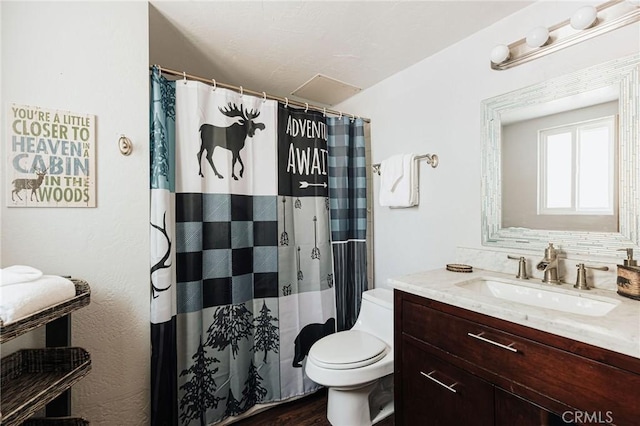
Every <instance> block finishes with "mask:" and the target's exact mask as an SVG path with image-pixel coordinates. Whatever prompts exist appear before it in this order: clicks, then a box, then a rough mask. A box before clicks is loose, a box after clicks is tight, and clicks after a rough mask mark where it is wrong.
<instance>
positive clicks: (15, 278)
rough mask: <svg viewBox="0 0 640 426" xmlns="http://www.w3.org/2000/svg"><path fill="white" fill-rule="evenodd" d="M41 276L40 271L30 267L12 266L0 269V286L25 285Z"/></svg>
mask: <svg viewBox="0 0 640 426" xmlns="http://www.w3.org/2000/svg"><path fill="white" fill-rule="evenodd" d="M41 276H42V271H40V270H38V269H36V268H32V267H31V266H24V265H13V266H7V267H6V268H3V269H0V286H5V285H11V284H19V283H26V282H29V281H33V280H37V279H38V278H40V277H41Z"/></svg>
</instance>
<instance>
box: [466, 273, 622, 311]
mask: <svg viewBox="0 0 640 426" xmlns="http://www.w3.org/2000/svg"><path fill="white" fill-rule="evenodd" d="M456 285H457V286H459V287H462V288H465V289H467V290H470V291H473V292H474V293H477V294H480V295H483V296H490V297H494V298H497V299H502V300H508V301H511V302H516V303H521V304H524V305H529V306H535V307H539V308H546V309H554V310H556V311H562V312H566V313H571V314H578V315H586V316H592V317H600V316H604V315H606V314H608V313H609V312H610V311H611V310H612V309H613V308H615V307H616V306H618V305H619V304H620V302H619V301H618V300H615V299H611V298H608V297H601V296H595V295H593V296H591V295H589V296H587V295H585V294H584V293H574V292H571V291H570V290H569V291H567V290H563V289H559V288H558V289H556V288H544V287H543V284H533V283H524V282H510V281H507V280H501V279H497V278H477V279H474V280H470V281H465V282H462V283H458V284H456Z"/></svg>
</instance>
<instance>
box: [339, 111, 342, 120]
mask: <svg viewBox="0 0 640 426" xmlns="http://www.w3.org/2000/svg"><path fill="white" fill-rule="evenodd" d="M339 112H340V117H338V119H339V120H342V111H339Z"/></svg>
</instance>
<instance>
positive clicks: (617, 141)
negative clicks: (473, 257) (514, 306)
mask: <svg viewBox="0 0 640 426" xmlns="http://www.w3.org/2000/svg"><path fill="white" fill-rule="evenodd" d="M585 114H586V115H585ZM567 117H568V118H567ZM603 117H604V118H603ZM607 117H608V121H607V119H605V118H607ZM601 119H602V120H601ZM559 120H565V121H562V122H561V121H559ZM598 120H600V121H598ZM482 123H483V127H482V149H481V157H482V158H481V171H482V176H481V184H482V187H481V190H482V206H481V214H482V244H483V245H484V246H489V247H500V248H511V249H513V248H515V249H525V250H534V251H542V250H544V248H545V247H546V246H547V245H548V243H549V242H552V243H554V245H555V246H556V247H558V248H560V249H561V250H563V251H565V252H570V253H572V254H585V255H592V256H606V257H621V256H622V254H621V253H619V252H616V250H618V249H621V248H627V247H633V248H636V249H638V248H640V239H639V236H638V235H639V234H638V233H639V230H640V229H639V228H640V135H639V134H640V54H636V55H632V56H630V57H625V58H620V59H617V60H614V61H610V62H607V63H604V64H600V65H596V66H593V67H590V68H587V69H584V70H581V71H577V72H574V73H571V74H568V75H565V76H562V77H558V78H554V79H550V80H547V81H544V82H542V83H539V84H536V85H533V86H529V87H525V88H523V89H519V90H516V91H513V92H510V93H506V94H503V95H499V96H496V97H493V98H490V99H487V100H485V101H483V102H482ZM602 123H607V124H602ZM582 125H584V126H586V128H587V130H585V132H587V133H588V131H591V133H592V134H593V133H594V132H593V129H594V126H596V125H597V126H609V127H608V129H611V130H609V135H610V136H611V137H612V138H613V139H612V142H611V143H612V145H610V148H607V149H609V150H608V151H605V150H604V148H602V149H600V150H599V151H597V150H596V151H597V152H596V153H595V155H594V158H593V160H588V159H587V160H584V163H582V164H581V165H580V164H579V165H577V166H576V165H575V164H573V165H572V164H569V162H570V160H566V161H567V164H565V163H563V162H562V161H565V160H562V161H560V159H562V158H565V157H566V158H573V160H571V161H573V162H574V163H575V162H576V161H577V160H576V158H577V157H580V155H577V154H575V153H574V154H573V155H572V154H571V153H569V154H567V155H566V156H565V155H564V154H561V153H560V152H561V150H558V149H557V148H555V147H556V146H561V145H558V144H555V142H554V144H553V145H548V142H547V141H548V140H555V139H545V138H549V137H551V138H554V137H555V138H556V139H560V138H558V137H557V135H558V134H560V133H562V132H565V129H566V128H567V126H568V127H571V126H573V127H572V130H570V131H571V132H574V133H576V132H578V133H579V132H580V131H581V130H580V126H582ZM602 132H603V131H600V133H602ZM596 133H597V132H596ZM525 135H529V136H525ZM545 135H546V136H545ZM549 135H550V136H549ZM585 140H586V139H585ZM525 141H527V142H525ZM525 143H526V145H525ZM569 145H570V143H569ZM569 145H567V146H569ZM592 145H593V144H592ZM550 146H552V147H554V148H553V149H551V148H549V147H550ZM575 146H576V145H575V143H574V147H575ZM585 146H586V145H585ZM602 146H604V145H602ZM574 149H576V150H577V151H578V152H586V150H587V149H586V148H584V149H582V150H579V149H577V148H574ZM514 153H515V154H514ZM580 158H582V157H580ZM552 163H553V164H559V166H556V169H557V170H559V172H557V173H556V174H555V175H554V174H553V173H550V174H545V173H547V172H545V171H544V170H547V168H551V166H550V165H548V164H552ZM605 165H606V167H605ZM545 167H547V168H545ZM596 167H597V170H596ZM579 169H581V170H582V171H583V175H584V178H583V179H582V180H583V181H585V182H588V181H589V180H588V178H590V179H591V183H588V184H584V185H583V189H580V188H579V187H577V186H575V185H576V182H578V181H581V178H580V177H579V175H578V172H577V171H576V170H579ZM585 170H587V171H588V172H587V173H585V172H584V171H585ZM558 173H559V174H560V175H566V176H568V181H569V182H573V184H574V187H573V189H571V188H569V189H567V191H565V192H566V193H568V194H582V195H580V196H578V195H575V196H573V195H571V196H568V199H571V200H570V201H567V206H573V207H571V208H573V210H574V211H568V210H567V208H563V209H554V208H550V207H549V206H551V207H554V205H553V203H550V204H548V203H547V202H546V201H545V200H547V199H548V198H549V197H551V198H553V195H548V192H549V191H555V190H556V189H558V188H563V187H564V186H563V185H564V184H563V183H561V181H560V180H559V178H558V177H557V175H558ZM598 173H600V174H599V175H598ZM550 176H551V177H550ZM594 176H597V177H595V178H594ZM604 181H606V182H604ZM549 182H550V183H549ZM567 185H570V184H567ZM556 192H557V191H556ZM560 192H562V191H560ZM587 196H589V197H590V198H591V199H596V200H598V201H591V202H585V201H584V200H585V199H587ZM580 197H582V201H580ZM602 200H608V201H602ZM589 203H591V204H598V205H599V206H600V207H598V209H593V208H591V210H595V212H594V211H591V212H590V211H587V210H589V208H586V209H584V208H583V209H580V208H578V207H579V206H580V205H582V204H589ZM556 204H557V203H556ZM560 204H562V203H560ZM601 205H602V206H601ZM604 205H606V206H604ZM563 206H564V205H563ZM567 206H564V207H567ZM576 206H578V207H576ZM556 207H557V206H556ZM592 207H593V206H592Z"/></svg>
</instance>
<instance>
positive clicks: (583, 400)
mask: <svg viewBox="0 0 640 426" xmlns="http://www.w3.org/2000/svg"><path fill="white" fill-rule="evenodd" d="M402 309H403V315H402V329H403V332H404V333H405V334H407V335H410V336H412V337H415V338H416V339H419V340H421V341H423V342H425V343H427V344H429V345H432V346H435V347H437V348H439V349H441V350H443V351H445V352H448V353H450V354H452V355H454V356H456V357H458V358H461V359H463V360H464V361H467V362H470V363H472V364H474V365H476V366H477V367H479V368H480V369H482V370H483V371H485V372H486V373H487V376H488V377H489V379H491V377H492V376H499V377H502V378H504V379H507V380H509V381H512V382H515V383H518V384H520V385H523V386H525V387H527V388H529V389H535V391H536V392H537V393H540V394H542V395H544V396H546V397H548V398H551V399H554V400H557V401H562V402H563V403H564V404H566V405H568V406H570V407H574V408H576V409H578V410H583V411H585V412H602V413H611V416H612V417H613V419H614V423H615V424H620V425H625V424H634V423H635V422H636V421H637V419H638V417H640V406H639V404H638V403H637V398H636V397H633V396H630V395H629V392H635V391H631V389H636V390H637V389H640V375H637V374H633V373H631V372H628V371H625V370H621V369H619V368H616V367H612V366H609V365H606V364H602V363H599V362H597V361H594V360H591V359H588V358H584V357H581V356H578V355H575V354H572V353H570V352H567V351H564V350H560V349H557V348H554V347H551V346H548V345H545V344H542V343H539V342H535V341H532V340H529V339H525V338H523V337H519V336H516V335H513V334H510V333H506V332H503V331H500V330H497V329H495V328H492V327H488V326H485V325H482V324H480V323H476V322H472V321H468V320H465V319H463V318H460V317H457V316H455V315H450V314H447V313H444V312H441V311H438V310H436V309H432V308H429V307H427V306H423V305H420V304H417V303H413V302H410V301H407V300H404V301H403V307H402Z"/></svg>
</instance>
